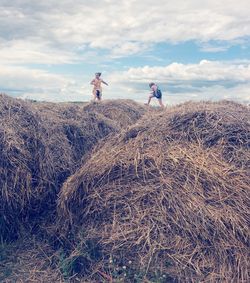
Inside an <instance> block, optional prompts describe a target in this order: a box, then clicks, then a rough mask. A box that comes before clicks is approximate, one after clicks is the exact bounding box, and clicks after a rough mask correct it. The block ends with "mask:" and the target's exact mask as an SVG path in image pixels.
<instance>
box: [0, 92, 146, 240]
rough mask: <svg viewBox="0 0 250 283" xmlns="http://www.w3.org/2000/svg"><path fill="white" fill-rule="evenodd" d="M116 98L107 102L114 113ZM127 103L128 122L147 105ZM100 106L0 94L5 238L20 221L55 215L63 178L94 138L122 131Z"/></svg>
mask: <svg viewBox="0 0 250 283" xmlns="http://www.w3.org/2000/svg"><path fill="white" fill-rule="evenodd" d="M112 104H113V102H112V101H111V102H108V103H106V107H109V109H110V110H109V112H110V114H112V109H111V108H112V107H113V106H112ZM114 104H115V102H114ZM85 106H86V109H85V108H84V107H85ZM126 107H127V108H126V109H128V110H123V107H121V109H120V110H119V111H120V114H119V113H118V114H119V115H120V116H119V118H120V119H122V120H123V121H126V122H125V123H126V125H127V126H128V125H130V124H132V123H134V122H135V121H136V120H137V119H138V118H139V117H140V116H141V115H142V114H143V112H144V110H143V108H142V107H141V106H140V105H138V104H136V103H133V102H129V101H126ZM113 108H114V107H113ZM126 111H129V113H127V112H126ZM98 112H99V106H98V105H97V104H90V105H82V104H75V103H65V104H64V103H61V104H55V103H34V102H29V101H22V100H18V99H13V98H10V97H7V96H6V95H0V122H1V123H0V237H1V238H14V237H15V236H17V234H18V233H19V230H20V225H23V224H25V225H26V226H31V227H32V228H34V227H36V226H37V225H38V224H39V223H40V222H41V221H44V219H46V221H49V219H50V218H53V217H54V213H53V212H54V208H55V203H56V198H57V194H58V192H59V190H60V187H61V184H62V183H63V182H64V181H65V179H66V178H67V177H68V176H70V175H71V174H72V173H73V172H75V170H76V169H77V168H78V167H79V166H80V164H82V163H83V160H84V158H86V155H87V154H88V153H89V152H90V150H91V149H92V147H93V145H94V144H96V143H97V142H98V141H99V140H100V139H102V138H104V137H105V136H107V135H109V134H110V133H114V132H118V131H120V123H118V122H117V121H113V120H112V119H109V118H106V117H105V116H104V115H102V114H101V113H98ZM116 113H117V111H116ZM123 113H124V114H123ZM130 113H131V117H129V116H130ZM123 115H124V117H123ZM114 116H115V115H114ZM123 118H124V119H123Z"/></svg>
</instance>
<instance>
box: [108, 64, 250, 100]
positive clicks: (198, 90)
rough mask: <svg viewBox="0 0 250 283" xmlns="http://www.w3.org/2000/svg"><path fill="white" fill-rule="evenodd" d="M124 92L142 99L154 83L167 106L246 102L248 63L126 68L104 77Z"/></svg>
mask: <svg viewBox="0 0 250 283" xmlns="http://www.w3.org/2000/svg"><path fill="white" fill-rule="evenodd" d="M108 80H109V81H110V82H111V84H113V85H120V87H121V88H123V89H124V91H125V92H126V93H128V95H129V93H131V88H132V89H133V92H134V94H137V98H139V100H143V97H145V93H147V92H148V83H149V82H151V81H154V82H156V83H158V84H159V85H160V86H161V87H162V89H163V90H164V92H165V93H166V94H167V96H168V97H169V98H170V100H169V101H170V102H171V103H176V102H182V101H186V100H189V99H191V100H194V99H195V100H204V99H205V100H206V99H207V100H208V99H212V100H218V99H232V100H237V101H244V102H247V103H249V102H250V62H249V61H244V62H233V61H231V62H218V61H207V60H202V61H201V62H200V63H198V64H186V65H185V64H180V63H172V64H170V65H167V66H164V67H159V66H155V67H148V66H144V67H140V68H130V69H128V70H127V71H123V72H114V73H113V74H111V75H110V76H109V77H108Z"/></svg>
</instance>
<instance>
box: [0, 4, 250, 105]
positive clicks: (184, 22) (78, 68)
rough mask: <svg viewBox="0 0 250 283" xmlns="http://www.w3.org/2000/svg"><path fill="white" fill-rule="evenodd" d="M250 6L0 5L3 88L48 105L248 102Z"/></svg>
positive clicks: (0, 66) (0, 86)
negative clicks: (94, 100)
mask: <svg viewBox="0 0 250 283" xmlns="http://www.w3.org/2000/svg"><path fill="white" fill-rule="evenodd" d="M249 11H250V1H249V0H238V1H235V0H220V1H219V0H203V1H200V0H175V1H169V0H158V1H153V0H120V1H117V0H99V1H96V0H74V1H72V0H71V1H69V0H61V1H56V0H43V1H33V0H12V1H10V0H0V92H1V93H7V94H9V95H12V96H15V97H22V98H31V99H37V100H49V101H69V100H70V101H86V100H90V99H91V86H90V84H89V82H90V80H91V79H92V78H93V75H94V73H95V72H97V71H100V72H102V74H103V75H102V76H103V79H104V80H105V81H107V82H108V83H109V86H108V87H105V88H104V93H103V95H104V98H132V99H135V100H137V101H144V100H145V99H146V98H147V94H148V92H149V90H148V83H149V82H151V81H155V82H156V83H157V84H158V85H159V86H160V87H161V89H162V91H163V93H164V101H165V102H166V103H170V104H173V103H179V102H182V101H187V100H207V99H209V100H210V99H211V100H218V99H233V100H236V101H242V102H247V103H250V17H249Z"/></svg>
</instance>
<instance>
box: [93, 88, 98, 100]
mask: <svg viewBox="0 0 250 283" xmlns="http://www.w3.org/2000/svg"><path fill="white" fill-rule="evenodd" d="M92 94H93V102H95V101H96V98H97V97H96V90H93V92H92Z"/></svg>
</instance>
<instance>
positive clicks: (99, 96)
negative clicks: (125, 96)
mask: <svg viewBox="0 0 250 283" xmlns="http://www.w3.org/2000/svg"><path fill="white" fill-rule="evenodd" d="M96 96H97V98H98V99H101V96H102V94H101V92H100V90H98V89H97V90H96Z"/></svg>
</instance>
